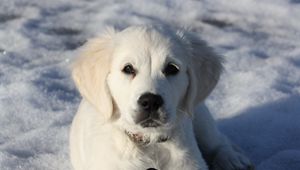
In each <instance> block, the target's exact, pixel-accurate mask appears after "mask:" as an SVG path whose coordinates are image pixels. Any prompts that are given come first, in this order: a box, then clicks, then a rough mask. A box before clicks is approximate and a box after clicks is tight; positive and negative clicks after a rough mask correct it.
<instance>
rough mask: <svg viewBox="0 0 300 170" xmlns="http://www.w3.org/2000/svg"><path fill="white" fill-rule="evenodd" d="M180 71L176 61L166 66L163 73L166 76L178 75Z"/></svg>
mask: <svg viewBox="0 0 300 170" xmlns="http://www.w3.org/2000/svg"><path fill="white" fill-rule="evenodd" d="M178 72H179V67H178V66H177V65H175V64H174V63H168V65H167V66H166V68H165V69H164V70H163V73H164V74H165V75H166V76H172V75H176V74H177V73H178Z"/></svg>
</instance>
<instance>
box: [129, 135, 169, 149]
mask: <svg viewBox="0 0 300 170" xmlns="http://www.w3.org/2000/svg"><path fill="white" fill-rule="evenodd" d="M125 134H126V135H127V136H128V137H129V139H130V140H131V141H132V142H134V143H136V144H138V145H141V146H144V145H147V144H149V143H150V139H149V137H147V136H144V135H143V134H141V133H132V132H129V131H125ZM167 140H169V137H168V136H167V137H160V138H159V139H158V140H157V141H156V143H163V142H166V141H167Z"/></svg>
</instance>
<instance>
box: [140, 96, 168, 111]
mask: <svg viewBox="0 0 300 170" xmlns="http://www.w3.org/2000/svg"><path fill="white" fill-rule="evenodd" d="M163 104H164V101H163V98H162V97H161V96H160V95H156V94H153V93H144V94H143V95H141V96H140V98H139V99H138V105H139V107H140V109H141V111H142V112H144V113H148V114H149V113H155V112H157V111H158V109H159V108H160V107H161V106H162V105H163Z"/></svg>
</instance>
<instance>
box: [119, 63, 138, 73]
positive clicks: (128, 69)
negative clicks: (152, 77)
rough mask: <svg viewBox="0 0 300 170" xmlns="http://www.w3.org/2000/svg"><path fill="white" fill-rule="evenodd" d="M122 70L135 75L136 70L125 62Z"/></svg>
mask: <svg viewBox="0 0 300 170" xmlns="http://www.w3.org/2000/svg"><path fill="white" fill-rule="evenodd" d="M122 72H123V73H125V74H128V75H135V73H136V71H135V69H134V68H133V66H132V65H131V64H126V65H125V66H124V68H123V69H122Z"/></svg>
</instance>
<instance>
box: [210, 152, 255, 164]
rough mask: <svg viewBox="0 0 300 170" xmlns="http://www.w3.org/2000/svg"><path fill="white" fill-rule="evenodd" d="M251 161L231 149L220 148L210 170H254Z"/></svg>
mask: <svg viewBox="0 0 300 170" xmlns="http://www.w3.org/2000/svg"><path fill="white" fill-rule="evenodd" d="M254 169H255V168H254V165H253V164H252V163H251V161H250V160H249V159H248V158H247V157H246V156H244V155H243V154H242V153H240V152H239V151H235V150H233V149H232V148H229V147H224V148H220V149H219V151H218V152H217V153H216V155H215V157H214V160H213V162H212V167H211V170H254Z"/></svg>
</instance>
